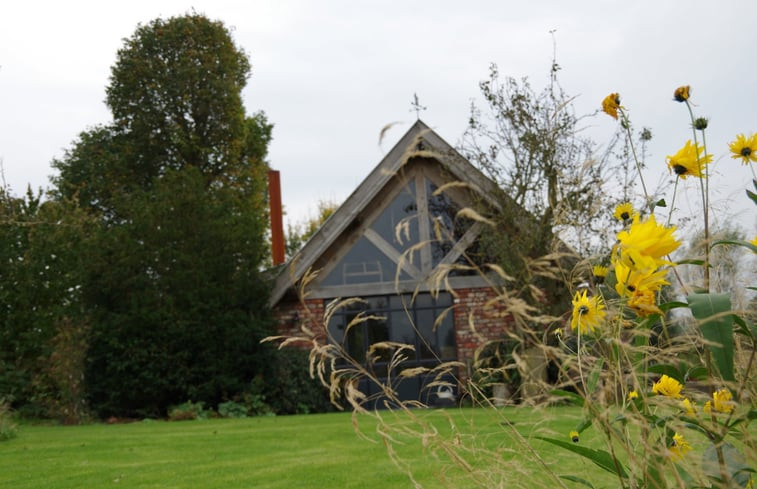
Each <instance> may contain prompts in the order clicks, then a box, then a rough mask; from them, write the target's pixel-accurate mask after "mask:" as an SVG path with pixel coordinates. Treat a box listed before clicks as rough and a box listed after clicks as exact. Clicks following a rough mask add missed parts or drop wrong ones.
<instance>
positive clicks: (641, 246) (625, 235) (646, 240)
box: [616, 214, 681, 275]
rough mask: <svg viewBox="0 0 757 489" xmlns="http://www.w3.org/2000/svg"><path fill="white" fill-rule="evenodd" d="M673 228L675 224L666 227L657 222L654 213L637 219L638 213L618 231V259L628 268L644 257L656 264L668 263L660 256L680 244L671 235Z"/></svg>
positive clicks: (670, 251)
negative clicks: (624, 227) (625, 228)
mask: <svg viewBox="0 0 757 489" xmlns="http://www.w3.org/2000/svg"><path fill="white" fill-rule="evenodd" d="M675 230H676V228H675V226H673V227H669V228H668V227H665V226H662V225H660V224H657V221H656V220H655V217H654V214H652V215H650V216H649V218H647V219H646V220H645V221H641V220H639V217H638V215H637V216H635V217H634V219H633V223H632V224H631V226H630V227H629V228H628V229H627V230H623V231H621V232H619V233H618V236H617V237H618V241H619V243H620V244H619V245H618V248H617V250H618V251H619V252H620V256H621V259H620V261H621V262H623V263H624V264H625V265H626V266H628V267H629V268H634V267H635V266H636V263H638V262H641V261H643V260H644V257H648V258H652V259H653V260H654V261H655V264H656V265H657V266H661V265H667V264H669V263H670V262H668V261H667V260H663V259H662V257H664V256H666V255H669V254H670V253H672V252H673V251H675V250H676V249H677V248H678V247H679V246H681V243H680V241H677V240H676V239H675V238H674V237H673V231H675ZM616 275H617V272H616Z"/></svg>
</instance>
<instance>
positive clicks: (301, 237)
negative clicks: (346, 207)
mask: <svg viewBox="0 0 757 489" xmlns="http://www.w3.org/2000/svg"><path fill="white" fill-rule="evenodd" d="M338 208H339V204H337V203H336V202H331V201H327V200H319V201H318V204H316V215H315V216H310V217H308V218H307V219H305V220H304V221H301V222H297V223H295V224H288V225H287V233H286V254H287V256H289V257H291V256H294V254H295V253H297V252H298V251H299V250H300V248H302V246H303V245H304V244H305V243H307V241H308V240H309V239H310V238H311V237H312V236H313V235H314V234H315V232H316V231H318V228H320V227H321V224H323V223H324V222H326V219H328V218H329V217H331V214H333V213H334V211H336V210H337V209H338Z"/></svg>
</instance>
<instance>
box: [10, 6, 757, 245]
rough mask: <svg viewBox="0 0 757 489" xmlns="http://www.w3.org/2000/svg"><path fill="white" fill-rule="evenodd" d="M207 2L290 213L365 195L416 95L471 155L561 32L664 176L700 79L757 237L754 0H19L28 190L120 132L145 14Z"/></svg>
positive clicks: (587, 82)
mask: <svg viewBox="0 0 757 489" xmlns="http://www.w3.org/2000/svg"><path fill="white" fill-rule="evenodd" d="M191 9H194V10H195V11H197V12H198V13H204V14H205V15H207V16H208V17H210V18H212V19H218V20H222V21H223V22H224V23H225V24H226V25H227V26H228V27H230V28H231V29H232V30H233V36H234V39H235V41H236V42H237V44H238V45H239V46H241V47H242V48H243V49H244V50H245V51H246V52H247V53H248V54H249V56H250V59H251V62H252V65H253V75H252V77H251V78H250V81H249V84H248V86H247V88H246V89H245V92H244V102H245V106H246V109H247V111H248V113H252V112H255V111H257V110H264V111H265V112H266V114H267V115H268V117H269V119H270V121H271V122H273V123H274V124H275V127H274V133H273V137H274V139H273V142H272V144H271V147H270V158H269V160H270V163H271V166H272V167H273V168H276V169H278V170H280V171H281V173H282V175H281V178H282V187H283V188H282V194H283V200H284V205H285V208H286V210H287V211H288V213H289V217H290V219H294V220H301V219H303V218H304V216H307V214H308V209H309V208H310V207H311V206H313V205H314V204H315V203H316V202H317V201H318V200H332V201H337V202H341V201H342V200H344V199H345V198H346V197H347V196H348V195H349V194H350V193H351V192H352V190H354V188H355V187H356V186H357V185H358V184H359V183H360V182H361V181H362V179H363V178H364V177H365V176H367V174H368V173H369V172H370V170H371V169H372V168H373V167H374V166H375V165H376V164H377V163H378V162H379V161H380V160H381V158H382V156H383V155H384V154H385V153H386V152H387V151H388V150H389V149H390V148H391V146H392V144H394V142H395V141H396V140H397V139H398V138H399V137H400V136H401V135H402V134H403V133H404V131H405V130H407V129H408V128H409V126H410V124H411V123H412V122H413V121H414V120H415V114H414V113H413V112H411V106H410V102H411V101H412V98H413V94H414V93H417V94H418V96H419V97H420V102H421V104H422V105H424V106H426V107H428V109H427V110H426V111H424V112H423V113H422V115H421V118H422V119H423V120H424V121H425V122H426V123H427V124H428V125H430V126H431V127H432V128H434V129H435V130H436V131H437V132H438V133H439V134H440V135H441V136H442V137H443V138H445V139H446V140H447V141H448V142H449V143H451V144H452V145H457V144H458V142H459V141H460V138H461V136H462V133H463V131H464V130H465V127H466V122H467V118H468V113H469V107H470V103H471V100H473V99H476V98H477V97H478V82H479V81H480V80H482V79H484V78H486V76H487V73H488V66H489V64H490V63H492V62H494V63H497V64H498V65H499V69H500V72H501V73H502V74H503V75H511V76H515V77H523V76H528V77H529V78H530V80H531V81H532V84H533V85H534V86H535V87H539V88H540V87H542V86H543V85H544V83H545V82H546V80H547V72H548V68H549V64H550V61H551V56H552V38H551V37H550V34H549V31H550V30H555V31H556V33H555V36H556V40H557V58H558V62H559V64H560V65H561V67H562V71H561V73H560V80H561V83H562V85H563V87H564V88H565V89H566V90H567V91H568V92H569V93H570V94H573V95H577V96H578V98H577V99H576V106H577V109H578V111H579V112H586V111H592V110H594V109H595V108H597V107H598V106H599V104H600V102H601V100H602V98H603V97H604V96H605V95H607V94H608V93H610V92H615V91H617V92H620V94H621V96H622V102H623V105H625V106H626V107H627V108H628V109H629V111H630V114H631V118H632V120H633V122H634V124H635V125H636V126H637V127H641V126H648V127H650V128H651V129H652V132H653V134H654V136H655V138H654V140H653V141H652V144H651V146H650V151H651V155H650V157H649V159H648V163H649V165H650V167H652V169H653V170H657V171H656V172H655V173H654V174H655V175H662V174H663V172H664V167H665V156H666V155H668V154H672V153H674V152H675V151H677V150H678V148H680V147H681V146H683V143H684V142H685V141H686V140H687V139H688V138H690V137H691V132H690V130H689V129H688V125H687V124H688V113H687V112H686V110H685V107H684V106H683V105H681V104H676V103H674V102H672V101H671V100H672V92H673V89H674V88H675V87H676V86H678V85H682V84H689V85H691V87H692V101H693V102H694V103H695V104H696V105H697V107H696V110H697V111H698V112H700V115H705V116H708V117H710V119H711V123H710V130H709V131H708V134H707V138H708V145H709V147H708V149H709V151H710V152H711V153H713V154H714V156H715V159H716V163H715V164H714V171H715V174H714V175H713V177H712V186H713V188H714V189H715V194H714V200H715V201H716V202H717V203H718V206H717V209H716V216H715V220H716V221H717V220H721V221H722V220H723V219H725V218H726V217H725V216H728V215H730V214H733V213H736V214H737V216H736V219H737V220H738V222H740V223H741V224H742V225H743V226H745V227H747V228H749V229H747V232H748V233H749V234H754V232H755V228H756V226H757V222H756V221H755V215H756V214H757V213H755V211H754V209H755V207H754V206H749V205H747V203H746V199H745V197H744V188H746V187H747V185H748V184H749V180H750V179H751V173H750V171H749V169H748V168H747V167H745V166H741V165H740V164H739V163H737V162H736V161H734V160H732V159H731V158H730V157H728V155H727V151H728V149H727V143H728V142H729V141H731V140H732V139H733V138H734V136H735V135H736V134H737V133H740V132H745V133H747V134H748V133H749V132H753V131H757V110H756V109H757V96H755V91H756V88H757V76H756V75H757V62H756V61H755V60H756V58H755V57H754V48H755V46H757V28H756V25H757V24H756V22H757V2H755V1H753V0H743V1H739V2H728V1H721V2H713V1H711V0H710V1H688V2H677V1H676V2H674V1H660V0H657V1H636V2H628V1H625V2H607V1H549V2H539V1H530V2H528V1H505V0H499V1H478V2H477V1H470V2H461V1H459V0H458V1H443V0H442V1H440V0H437V1H409V0H408V1H388V0H385V1H380V2H379V1H370V2H367V1H366V2H364V1H358V0H352V1H322V2H316V1H305V0H301V1H297V0H265V1H264V0H260V1H255V0H247V1H244V2H242V1H239V2H230V1H223V0H215V1H196V0H195V1H187V2H185V1H161V0H152V1H149V2H148V1H142V0H136V1H130V2H107V1H102V0H99V1H92V2H87V1H79V0H70V1H67V2H59V1H56V2H52V1H46V2H35V1H33V0H30V1H26V2H6V4H4V6H3V12H2V15H1V16H0V159H2V161H3V167H4V172H5V180H6V182H7V183H8V184H9V185H10V186H11V187H12V189H13V191H14V192H15V193H16V194H19V193H21V192H23V191H24V190H25V188H26V186H27V184H31V185H32V187H33V188H37V187H47V186H48V179H49V177H50V175H52V169H51V168H50V161H51V160H52V159H53V158H56V157H61V156H62V155H63V153H64V151H65V149H66V148H69V147H70V146H71V143H72V141H73V140H74V139H75V138H76V137H77V135H78V134H79V133H80V132H81V131H83V130H85V129H87V128H88V127H91V126H93V125H96V124H103V123H108V122H109V120H110V115H109V112H108V110H107V108H106V107H105V105H104V103H103V100H104V98H105V86H106V85H107V84H108V77H109V74H110V67H111V65H112V64H113V63H114V61H115V56H116V51H117V50H118V49H119V48H120V47H121V46H122V40H123V38H125V37H129V36H131V35H132V33H133V32H134V30H135V27H136V25H137V24H138V23H140V22H142V23H146V22H149V21H150V20H151V19H154V18H156V17H170V16H174V15H181V14H183V13H186V12H188V11H190V10H191ZM394 121H401V124H398V125H396V126H394V127H393V128H392V129H391V131H390V132H389V135H388V137H387V139H386V140H385V141H384V143H383V144H382V145H381V146H379V144H378V134H379V131H380V130H381V128H382V127H383V126H384V125H385V124H387V123H389V122H394ZM590 124H591V127H590V128H589V131H591V134H592V135H593V136H594V137H595V138H596V139H597V140H598V142H600V143H602V142H603V138H606V137H608V136H609V134H610V133H611V132H612V129H613V128H614V121H612V120H611V119H610V118H609V117H597V118H595V119H594V120H592V121H591V123H590ZM666 173H667V172H665V174H666ZM691 193H692V194H694V192H691ZM680 202H681V205H682V206H686V205H687V204H686V201H685V200H681V201H680Z"/></svg>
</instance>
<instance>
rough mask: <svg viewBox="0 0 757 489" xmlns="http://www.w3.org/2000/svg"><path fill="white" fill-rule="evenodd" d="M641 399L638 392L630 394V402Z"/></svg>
mask: <svg viewBox="0 0 757 489" xmlns="http://www.w3.org/2000/svg"><path fill="white" fill-rule="evenodd" d="M638 397H639V393H638V392H636V391H631V392H629V393H628V400H629V401H633V400H634V399H636V398H638Z"/></svg>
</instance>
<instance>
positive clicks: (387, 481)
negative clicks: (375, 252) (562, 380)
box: [0, 408, 578, 489]
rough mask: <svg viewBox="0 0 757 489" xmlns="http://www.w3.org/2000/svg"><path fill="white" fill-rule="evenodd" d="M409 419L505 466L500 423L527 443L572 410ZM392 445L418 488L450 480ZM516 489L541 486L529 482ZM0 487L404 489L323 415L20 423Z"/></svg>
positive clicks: (382, 459)
mask: <svg viewBox="0 0 757 489" xmlns="http://www.w3.org/2000/svg"><path fill="white" fill-rule="evenodd" d="M414 414H416V415H417V416H419V418H420V419H422V420H423V422H425V423H428V424H430V425H433V426H434V427H435V428H436V429H438V430H439V431H440V432H441V433H442V434H444V435H445V436H446V435H448V434H450V433H451V432H452V431H453V428H452V427H451V426H452V425H451V423H450V420H452V421H453V422H454V424H455V428H454V433H456V434H457V435H458V437H460V440H461V441H462V442H463V443H467V441H469V440H470V439H471V438H469V437H470V435H471V434H476V435H477V437H476V440H478V441H480V442H481V444H482V446H484V447H485V448H488V449H492V450H494V451H496V452H497V453H498V455H497V457H501V463H502V466H503V467H506V466H507V464H509V463H512V461H513V460H516V459H518V457H524V456H525V455H523V450H522V449H521V448H520V447H517V446H515V447H514V443H513V442H512V440H511V438H510V431H509V428H506V427H503V425H502V419H505V418H506V419H508V420H510V421H513V422H514V423H515V426H516V427H517V428H518V430H519V432H521V433H523V434H524V435H526V436H529V435H532V434H535V433H537V432H538V433H546V432H548V431H555V432H559V433H562V435H561V436H567V435H566V434H567V432H568V431H569V430H570V429H572V428H573V426H574V425H575V423H576V419H577V417H578V410H576V409H574V408H560V417H559V421H556V420H555V419H554V414H555V412H554V410H548V411H534V410H531V409H516V408H509V409H505V410H501V411H499V412H494V411H490V410H483V409H460V410H457V409H455V410H448V411H446V414H449V415H450V418H449V419H448V418H447V417H446V416H445V412H444V411H441V410H430V411H416V412H415V413H414ZM545 419H546V420H548V421H546V422H545ZM549 420H551V421H549ZM401 421H402V422H404V420H401ZM361 426H362V427H363V428H364V432H365V433H366V434H367V435H368V437H369V438H371V439H373V440H374V441H379V437H378V435H377V434H376V423H375V421H373V420H372V419H370V418H365V417H364V418H362V419H361ZM396 438H397V443H396V444H395V445H394V446H395V448H397V450H398V452H399V453H400V455H401V456H402V458H403V460H407V461H408V462H409V463H410V464H411V465H412V466H413V467H414V470H415V472H416V474H417V478H418V481H419V482H421V483H422V484H423V485H424V487H439V485H440V484H439V480H438V477H440V474H442V475H441V476H442V477H445V478H447V480H455V477H456V473H455V471H454V470H448V469H447V468H448V467H449V466H450V465H451V464H449V463H448V462H446V461H444V460H443V458H444V457H436V456H435V454H438V453H441V452H440V451H436V452H435V451H434V449H433V447H434V445H433V443H427V447H426V448H425V449H424V448H423V447H422V446H421V440H420V439H419V438H415V437H408V436H402V435H397V436H396ZM426 441H427V442H428V441H429V440H426ZM516 445H517V444H516ZM541 447H542V448H543V449H544V450H546V452H545V453H546V457H547V459H548V461H549V462H550V463H555V462H554V461H555V459H557V456H559V457H560V459H563V458H564V455H563V452H560V453H559V455H556V453H557V452H556V450H555V449H552V448H549V447H544V446H543V445H541ZM513 448H514V449H513ZM470 459H471V460H474V461H475V460H476V458H475V457H470ZM474 463H475V462H474ZM498 463H499V462H498ZM457 475H459V474H457ZM522 482H523V481H522ZM519 485H520V484H519ZM524 485H525V486H526V487H529V486H530V487H541V483H540V482H538V481H536V480H534V481H533V483H531V484H529V483H524ZM0 487H1V488H6V487H7V488H13V489H26V488H46V489H67V488H71V489H74V488H76V489H81V488H103V487H124V488H331V487H334V488H368V489H370V488H382V489H383V488H412V487H413V485H412V483H411V481H410V480H409V479H408V477H407V476H406V475H405V474H403V473H402V472H401V471H400V470H399V469H398V468H397V467H396V466H395V465H394V464H393V463H392V462H391V460H390V459H389V457H388V456H387V451H386V448H385V447H384V445H383V443H380V442H378V443H377V442H372V441H369V440H366V439H364V438H361V437H359V436H357V435H356V434H355V432H354V430H353V428H352V423H351V415H350V414H349V413H332V414H318V415H307V416H281V417H260V418H248V419H241V420H230V419H213V420H202V421H184V422H172V423H171V422H162V421H146V422H137V423H132V424H122V425H101V424H98V425H89V426H72V427H67V426H31V425H23V426H21V427H20V428H19V436H18V437H17V438H15V439H12V440H10V441H7V442H2V443H0Z"/></svg>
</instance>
